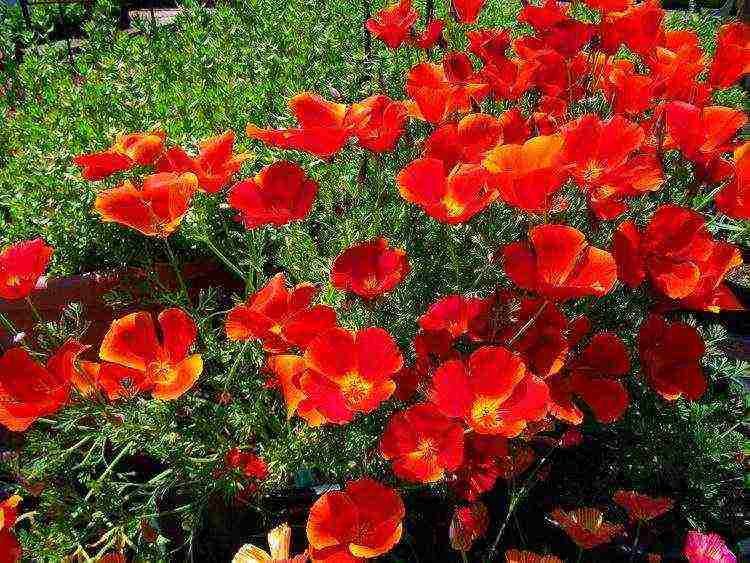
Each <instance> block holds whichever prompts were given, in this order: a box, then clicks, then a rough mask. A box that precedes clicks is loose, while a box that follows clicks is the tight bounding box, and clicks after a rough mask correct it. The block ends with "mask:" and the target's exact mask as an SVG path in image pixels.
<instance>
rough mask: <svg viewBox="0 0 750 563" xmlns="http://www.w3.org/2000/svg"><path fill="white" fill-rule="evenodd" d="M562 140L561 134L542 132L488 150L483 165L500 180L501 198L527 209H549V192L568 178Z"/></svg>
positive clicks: (532, 211)
mask: <svg viewBox="0 0 750 563" xmlns="http://www.w3.org/2000/svg"><path fill="white" fill-rule="evenodd" d="M563 143H564V139H563V137H562V136H560V135H542V136H539V137H534V138H533V139H530V140H528V141H526V142H525V143H523V144H522V145H512V144H508V145H500V146H498V147H496V148H495V149H493V150H492V151H490V152H489V153H488V154H487V157H486V158H485V160H484V162H483V165H484V167H485V168H486V169H487V170H489V171H490V172H491V173H492V174H495V175H497V176H499V177H500V178H501V179H502V180H503V181H501V182H498V187H499V190H500V197H501V198H502V200H503V201H505V202H506V203H507V204H508V205H512V206H513V207H517V208H519V209H523V210H524V211H528V212H530V213H543V212H545V211H548V210H549V209H550V196H551V195H552V194H553V193H554V192H556V191H557V190H558V189H560V187H561V186H562V185H563V183H564V182H565V180H566V179H567V173H566V172H564V168H563V164H562V156H563V152H562V149H563Z"/></svg>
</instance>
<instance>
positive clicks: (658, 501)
mask: <svg viewBox="0 0 750 563" xmlns="http://www.w3.org/2000/svg"><path fill="white" fill-rule="evenodd" d="M612 499H613V500H614V501H615V502H616V503H617V504H619V505H620V506H622V507H623V508H624V509H625V512H627V513H628V516H630V519H631V520H637V521H638V522H646V521H648V520H652V519H654V518H656V517H657V516H661V515H662V514H664V513H665V512H669V511H670V510H672V507H673V506H674V501H673V500H672V499H671V498H664V497H660V498H651V497H649V496H646V495H642V494H640V493H636V492H635V491H617V492H616V493H615V494H614V496H613V497H612Z"/></svg>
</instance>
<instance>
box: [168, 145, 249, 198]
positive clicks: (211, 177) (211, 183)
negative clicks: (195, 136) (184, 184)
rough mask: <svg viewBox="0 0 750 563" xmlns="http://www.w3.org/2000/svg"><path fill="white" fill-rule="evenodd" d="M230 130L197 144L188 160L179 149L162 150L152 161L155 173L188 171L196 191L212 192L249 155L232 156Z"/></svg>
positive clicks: (215, 190) (225, 182) (224, 184)
mask: <svg viewBox="0 0 750 563" xmlns="http://www.w3.org/2000/svg"><path fill="white" fill-rule="evenodd" d="M234 141H235V134H234V131H226V132H224V133H222V134H221V135H219V136H218V137H212V138H210V139H206V140H205V141H203V142H201V143H200V150H199V152H198V156H196V157H195V158H192V157H190V156H188V154H187V153H186V152H185V151H184V150H182V148H180V147H173V148H171V149H168V150H167V151H165V153H164V154H163V156H162V157H161V158H160V159H159V160H158V161H157V162H156V170H157V172H177V173H182V172H192V173H193V174H195V175H196V177H197V178H198V189H199V190H201V191H204V192H208V193H210V194H213V193H216V192H218V191H219V190H221V189H222V188H223V187H224V186H226V185H227V184H228V183H229V180H230V179H231V178H232V176H233V175H234V174H235V173H236V172H237V171H239V169H240V168H241V167H242V164H243V163H244V162H245V161H246V160H247V159H248V158H250V153H240V154H233V153H232V151H233V148H234Z"/></svg>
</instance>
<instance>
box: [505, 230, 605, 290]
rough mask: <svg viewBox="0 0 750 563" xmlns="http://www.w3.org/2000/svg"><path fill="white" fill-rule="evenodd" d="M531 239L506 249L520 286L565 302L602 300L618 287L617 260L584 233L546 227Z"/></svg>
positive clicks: (507, 260) (508, 270)
mask: <svg viewBox="0 0 750 563" xmlns="http://www.w3.org/2000/svg"><path fill="white" fill-rule="evenodd" d="M529 239H530V242H514V243H511V244H509V245H507V246H506V247H505V249H504V250H503V257H504V260H505V271H506V273H507V274H508V277H510V279H511V280H513V282H514V283H515V284H516V285H518V286H519V287H522V288H524V289H528V290H529V291H534V292H536V293H538V294H540V295H542V296H544V297H546V298H548V299H554V300H559V301H565V300H568V299H572V298H576V297H584V296H587V295H595V296H597V297H601V296H602V295H605V294H606V293H608V292H609V291H610V290H611V289H612V287H613V286H614V283H615V281H616V280H617V275H616V273H617V272H616V269H617V268H616V265H615V261H614V258H612V255H611V254H610V253H609V252H605V251H604V250H600V249H599V248H595V247H593V246H590V245H589V244H588V243H587V242H586V239H585V236H584V234H583V233H582V232H580V231H578V230H576V229H574V228H572V227H566V226H565V225H542V226H540V227H534V228H533V229H531V233H530V235H529Z"/></svg>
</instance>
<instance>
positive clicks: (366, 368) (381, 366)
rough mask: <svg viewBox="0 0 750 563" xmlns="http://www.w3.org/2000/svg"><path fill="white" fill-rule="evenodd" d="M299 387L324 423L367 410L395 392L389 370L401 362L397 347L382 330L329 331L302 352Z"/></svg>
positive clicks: (337, 329)
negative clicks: (302, 369)
mask: <svg viewBox="0 0 750 563" xmlns="http://www.w3.org/2000/svg"><path fill="white" fill-rule="evenodd" d="M305 363H306V367H307V371H306V372H305V373H304V374H303V375H302V376H301V378H300V382H301V385H302V390H303V392H304V393H305V395H306V396H307V397H309V398H310V399H311V401H312V403H313V404H314V405H315V407H316V409H317V410H318V411H319V412H320V413H321V414H322V415H323V416H324V417H325V418H326V419H327V420H328V421H329V422H333V423H338V424H343V423H346V422H349V421H351V420H352V419H353V418H354V414H355V413H358V412H363V413H369V412H372V411H373V410H375V409H376V408H377V407H378V406H379V405H380V403H382V402H383V401H385V400H386V399H388V398H389V397H390V396H391V395H392V394H393V392H394V391H395V390H396V384H395V383H394V382H393V379H392V377H393V374H395V373H396V372H397V371H398V370H400V369H401V367H402V366H403V364H404V360H403V357H402V355H401V352H400V350H399V349H398V346H397V345H396V343H395V342H394V341H393V337H391V335H390V334H388V332H386V331H385V330H383V329H382V328H374V327H371V328H366V329H362V330H360V331H357V332H350V331H348V330H345V329H343V328H335V329H332V330H329V331H327V332H325V333H323V334H321V335H320V336H318V337H317V338H316V339H315V340H313V341H312V342H311V343H310V344H309V346H308V347H307V350H306V351H305Z"/></svg>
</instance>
